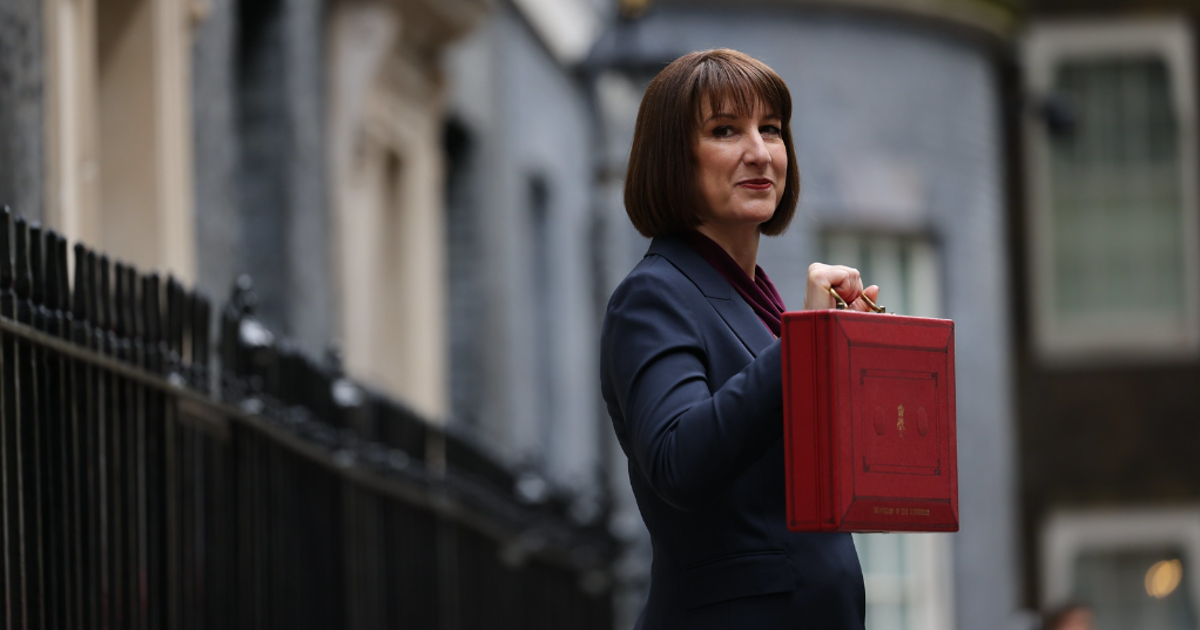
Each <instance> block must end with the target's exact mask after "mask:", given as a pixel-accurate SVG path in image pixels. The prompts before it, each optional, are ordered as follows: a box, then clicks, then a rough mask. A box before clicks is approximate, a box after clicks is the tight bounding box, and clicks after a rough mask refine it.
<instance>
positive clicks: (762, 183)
mask: <svg viewBox="0 0 1200 630" xmlns="http://www.w3.org/2000/svg"><path fill="white" fill-rule="evenodd" d="M737 185H738V186H741V187H743V188H749V189H750V190H768V189H769V188H771V180H769V179H744V180H742V181H740V182H738V183H737Z"/></svg>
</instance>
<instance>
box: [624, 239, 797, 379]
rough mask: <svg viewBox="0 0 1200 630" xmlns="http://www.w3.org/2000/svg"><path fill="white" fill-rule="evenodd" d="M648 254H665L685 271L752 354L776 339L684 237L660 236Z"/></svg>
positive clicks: (671, 261) (678, 267)
mask: <svg viewBox="0 0 1200 630" xmlns="http://www.w3.org/2000/svg"><path fill="white" fill-rule="evenodd" d="M646 255H647V256H662V257H663V258H665V259H667V261H668V262H670V263H671V264H672V265H674V266H675V268H677V269H679V271H681V272H683V275H685V276H687V277H688V279H689V280H691V281H692V283H693V284H695V285H696V288H698V289H700V293H702V294H704V297H706V298H708V302H709V303H710V304H712V306H713V308H714V309H716V311H717V313H718V314H719V315H720V316H721V319H723V320H725V324H726V325H727V326H729V328H730V329H731V330H732V331H733V332H734V334H735V335H737V337H738V339H740V340H741V341H742V344H743V345H745V346H746V349H747V350H749V351H750V354H751V355H754V356H758V352H759V351H760V350H762V349H763V348H765V347H767V346H768V345H769V344H770V343H771V342H772V341H774V340H775V335H773V334H771V331H770V329H768V328H767V326H766V325H765V324H763V323H762V320H760V319H759V318H758V315H755V314H754V310H753V309H751V308H750V305H749V304H746V300H744V299H742V296H741V295H739V294H738V292H737V291H734V290H733V287H732V286H730V285H729V282H727V281H726V280H725V278H724V277H722V276H721V274H720V273H718V272H717V270H716V269H713V267H712V265H710V264H708V261H707V260H704V258H703V257H701V256H700V254H697V253H696V250H694V249H692V248H691V246H690V245H688V244H687V243H685V242H684V241H683V239H681V238H679V237H677V236H666V237H659V238H656V239H654V240H653V241H652V242H651V243H650V249H649V250H647V252H646Z"/></svg>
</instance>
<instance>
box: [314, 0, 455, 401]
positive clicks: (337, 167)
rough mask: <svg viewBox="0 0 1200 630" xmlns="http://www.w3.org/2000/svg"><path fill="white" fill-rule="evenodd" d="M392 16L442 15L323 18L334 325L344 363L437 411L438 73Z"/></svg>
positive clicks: (342, 7) (384, 9)
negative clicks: (329, 88)
mask: <svg viewBox="0 0 1200 630" xmlns="http://www.w3.org/2000/svg"><path fill="white" fill-rule="evenodd" d="M410 17H411V18H413V19H412V20H409V18H410ZM401 28H403V29H413V30H412V32H422V30H421V29H428V30H430V32H441V31H440V30H438V29H440V28H442V27H441V26H439V24H438V23H426V22H425V21H424V18H423V17H422V16H418V15H415V14H414V15H411V16H406V15H402V14H401V13H400V12H399V10H398V9H396V8H395V7H393V6H391V5H386V6H385V5H374V4H369V3H368V4H360V3H337V6H336V7H335V10H334V11H333V14H332V16H331V19H330V29H331V30H330V42H329V46H330V50H331V53H330V68H329V79H328V81H329V84H330V85H334V86H340V87H339V88H338V89H336V90H334V91H333V92H332V93H331V94H330V98H331V99H332V100H331V103H330V104H329V109H330V112H331V117H330V123H329V124H330V138H329V147H330V149H331V155H330V158H331V162H332V171H333V201H334V209H333V211H332V213H331V214H332V228H333V234H332V235H331V237H332V239H333V242H334V243H335V251H336V254H335V256H334V258H335V263H334V264H335V265H337V267H338V272H337V274H336V275H337V277H338V279H339V281H340V282H339V291H340V298H341V300H340V301H341V305H340V306H341V313H340V315H341V323H340V328H341V335H342V338H343V340H344V344H345V346H344V347H345V352H346V359H345V360H346V368H347V371H348V372H349V373H351V374H353V375H355V376H356V377H358V378H361V379H364V380H366V381H367V382H369V383H371V384H373V385H375V386H377V387H380V388H381V389H383V390H385V391H387V392H388V393H389V394H391V395H393V396H397V397H399V398H401V399H403V400H404V401H405V402H406V403H408V404H409V405H411V406H412V407H413V409H414V410H416V411H417V412H419V413H421V414H423V415H424V416H425V417H427V418H430V419H432V420H433V421H435V422H438V423H441V422H444V421H445V420H446V417H447V415H448V411H449V409H448V405H449V398H448V395H447V391H446V390H447V387H446V382H447V378H446V363H447V357H446V354H447V353H446V347H447V346H446V326H447V323H446V318H447V311H446V298H447V294H446V292H445V290H444V286H445V278H446V276H447V271H446V266H447V261H446V256H445V250H444V247H445V244H446V240H445V234H446V229H445V224H444V220H445V215H444V212H443V205H442V195H441V187H442V186H443V185H444V182H443V173H444V171H443V166H442V154H441V135H440V133H439V130H440V129H441V124H440V117H441V111H440V110H439V109H438V100H437V99H436V98H433V97H432V96H431V95H436V94H437V93H438V91H437V90H438V88H437V84H436V83H435V80H436V79H437V76H438V75H437V73H436V70H435V68H433V67H430V66H428V65H426V64H425V63H424V61H423V60H427V57H425V56H424V55H423V54H418V52H419V51H417V50H414V49H411V48H409V46H416V45H418V43H420V42H423V41H424V40H423V39H421V38H407V37H403V36H401Z"/></svg>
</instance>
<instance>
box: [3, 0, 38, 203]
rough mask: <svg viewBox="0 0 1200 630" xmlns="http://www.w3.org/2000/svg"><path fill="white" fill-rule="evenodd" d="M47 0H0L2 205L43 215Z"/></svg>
mask: <svg viewBox="0 0 1200 630" xmlns="http://www.w3.org/2000/svg"><path fill="white" fill-rule="evenodd" d="M42 42H43V37H42V3H41V2H40V0H0V205H9V206H12V208H13V210H15V211H17V212H20V213H21V214H23V215H24V216H25V217H27V218H30V219H34V220H39V219H40V218H41V217H42V209H43V208H42V206H43V203H44V201H43V188H44V180H45V148H44V141H43V138H44V136H45V124H44V118H43V112H44V96H43V95H44V88H43V82H44V77H43V52H42Z"/></svg>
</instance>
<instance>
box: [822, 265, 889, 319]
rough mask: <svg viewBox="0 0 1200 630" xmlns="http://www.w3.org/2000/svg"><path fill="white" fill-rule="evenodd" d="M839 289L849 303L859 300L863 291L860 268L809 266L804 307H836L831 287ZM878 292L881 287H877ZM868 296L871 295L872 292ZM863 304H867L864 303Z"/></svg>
mask: <svg viewBox="0 0 1200 630" xmlns="http://www.w3.org/2000/svg"><path fill="white" fill-rule="evenodd" d="M830 288H832V289H833V290H834V291H837V294H838V295H839V296H841V298H842V299H843V300H845V301H846V302H847V303H853V302H855V301H856V300H858V297H859V295H861V294H862V292H863V287H862V278H860V277H859V274H858V270H857V269H855V268H853V267H846V266H844V265H826V264H822V263H813V264H811V265H809V266H808V280H807V283H806V286H805V287H804V309H805V310H815V309H823V308H834V307H835V306H836V301H835V300H834V299H833V296H832V295H830V294H829V289H830ZM875 291H876V294H878V292H879V288H878V287H876V288H875ZM867 297H871V295H870V294H868V295H867ZM863 306H866V304H865V303H864V304H863Z"/></svg>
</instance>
